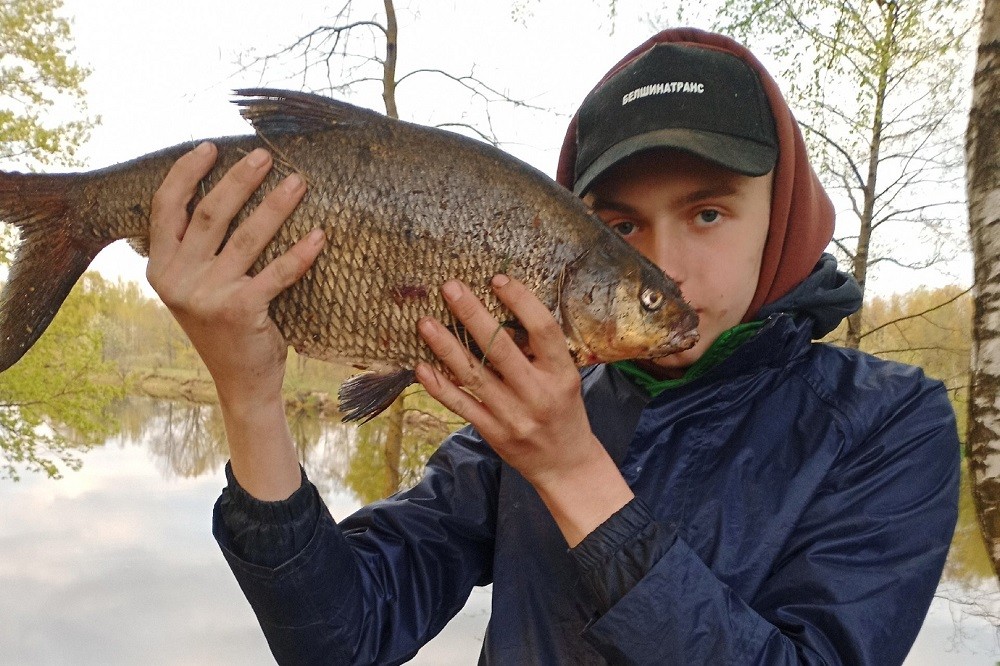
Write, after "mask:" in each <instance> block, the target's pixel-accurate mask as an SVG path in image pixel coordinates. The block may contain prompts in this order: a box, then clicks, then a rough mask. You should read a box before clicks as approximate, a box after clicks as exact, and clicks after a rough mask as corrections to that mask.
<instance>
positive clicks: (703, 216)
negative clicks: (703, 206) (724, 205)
mask: <svg viewBox="0 0 1000 666" xmlns="http://www.w3.org/2000/svg"><path fill="white" fill-rule="evenodd" d="M718 219H719V211H717V210H712V209H709V210H703V211H701V212H700V213H698V221H699V222H701V223H703V224H712V223H713V222H715V221H716V220H718Z"/></svg>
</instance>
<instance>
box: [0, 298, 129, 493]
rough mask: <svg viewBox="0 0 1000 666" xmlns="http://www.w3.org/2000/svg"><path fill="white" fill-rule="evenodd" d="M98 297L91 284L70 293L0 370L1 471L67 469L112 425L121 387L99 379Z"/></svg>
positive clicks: (12, 474)
mask: <svg viewBox="0 0 1000 666" xmlns="http://www.w3.org/2000/svg"><path fill="white" fill-rule="evenodd" d="M100 320H101V317H100V309H99V301H98V299H97V297H96V295H95V294H94V292H93V291H91V290H88V286H87V284H86V283H85V282H84V283H81V284H79V285H77V287H76V288H75V289H74V290H73V292H72V293H70V295H69V297H68V298H67V299H66V301H65V303H64V304H63V307H62V308H61V309H60V311H59V313H58V314H57V315H56V317H55V319H54V320H53V322H52V324H51V325H50V326H49V328H48V330H47V331H46V332H45V335H43V336H42V337H41V339H40V340H39V341H38V342H37V343H36V344H35V346H34V347H32V349H31V351H30V352H29V353H28V354H27V355H26V356H25V358H23V359H21V361H19V362H18V363H16V364H14V365H13V366H12V367H11V368H10V369H8V370H7V371H5V372H4V373H3V374H0V478H5V477H6V478H13V479H17V478H19V477H20V474H21V473H22V472H42V473H45V474H47V475H49V476H51V477H55V478H58V477H60V476H61V475H62V472H61V468H62V467H68V468H70V469H76V468H78V467H79V465H80V458H79V453H80V452H81V451H84V450H86V449H88V448H90V447H91V446H93V445H94V444H95V443H97V442H100V441H102V440H103V439H104V437H105V436H106V435H107V434H109V433H110V432H111V430H110V427H111V426H110V424H109V423H108V422H107V420H106V419H105V411H106V410H107V409H108V408H109V406H110V405H111V403H112V401H113V400H115V399H116V398H118V397H120V396H121V394H122V391H121V389H120V388H118V389H115V388H113V387H112V386H109V385H108V384H105V383H102V382H98V381H95V379H97V378H99V377H100V375H101V374H102V373H106V372H108V371H110V369H111V368H110V365H109V364H108V363H107V362H106V361H104V360H102V358H101V341H102V335H103V332H102V331H101V330H100V327H99V322H100Z"/></svg>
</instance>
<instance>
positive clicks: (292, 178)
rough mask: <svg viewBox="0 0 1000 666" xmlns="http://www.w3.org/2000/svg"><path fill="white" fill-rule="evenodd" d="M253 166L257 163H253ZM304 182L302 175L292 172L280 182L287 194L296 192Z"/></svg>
mask: <svg viewBox="0 0 1000 666" xmlns="http://www.w3.org/2000/svg"><path fill="white" fill-rule="evenodd" d="M254 166H257V165H254ZM304 182H305V181H304V180H302V176H300V175H299V174H297V173H293V174H289V175H288V177H287V178H285V182H283V183H282V184H281V187H282V189H284V190H285V192H287V193H288V194H292V193H293V192H297V191H298V190H299V188H301V187H302V184H303V183H304Z"/></svg>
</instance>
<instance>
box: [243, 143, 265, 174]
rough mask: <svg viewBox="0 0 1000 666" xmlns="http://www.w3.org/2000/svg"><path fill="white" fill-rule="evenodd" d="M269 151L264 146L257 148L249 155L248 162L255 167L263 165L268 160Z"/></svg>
mask: <svg viewBox="0 0 1000 666" xmlns="http://www.w3.org/2000/svg"><path fill="white" fill-rule="evenodd" d="M267 158H268V155H267V151H266V150H264V149H263V148H255V149H254V150H253V151H251V153H250V154H249V155H247V164H249V165H250V166H252V167H253V168H255V169H256V168H257V167H262V166H264V164H265V163H266V162H267Z"/></svg>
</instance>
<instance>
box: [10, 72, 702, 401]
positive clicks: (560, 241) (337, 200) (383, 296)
mask: <svg viewBox="0 0 1000 666" xmlns="http://www.w3.org/2000/svg"><path fill="white" fill-rule="evenodd" d="M235 101H236V104H237V105H239V107H240V112H241V114H242V115H243V116H244V117H245V118H246V119H247V120H248V121H249V122H250V124H251V125H252V127H253V129H254V131H255V134H248V135H246V136H236V137H221V138H215V139H211V141H213V142H214V143H215V144H216V145H217V146H218V151H219V155H218V160H217V163H216V166H215V168H214V169H213V170H212V172H211V173H210V174H209V175H208V176H207V177H206V178H205V180H204V189H203V191H206V192H207V191H208V190H209V189H210V188H211V187H212V186H214V185H215V184H216V183H217V182H218V180H219V178H221V176H222V174H224V173H225V172H226V170H228V169H229V168H230V167H231V166H232V165H233V164H235V163H236V162H237V161H238V160H239V159H240V158H241V157H242V156H243V155H245V154H247V153H248V152H250V151H251V150H253V149H254V148H256V147H259V146H264V147H266V148H267V149H269V150H270V151H271V152H272V154H274V156H275V164H276V168H275V169H273V170H272V173H270V174H269V175H268V177H267V180H265V183H264V186H263V187H262V188H261V191H259V192H257V193H256V194H255V195H254V196H253V197H252V198H251V200H250V201H249V202H248V203H247V205H246V206H245V207H244V208H243V210H241V211H240V213H239V214H238V215H237V216H236V219H235V220H234V221H233V225H232V226H231V228H230V233H231V232H232V231H233V230H234V229H235V228H236V226H237V225H238V224H239V222H240V221H241V220H242V219H244V218H245V217H246V215H247V214H248V213H249V211H251V210H253V208H254V207H256V206H257V205H258V204H259V203H260V201H261V199H262V197H263V194H262V192H263V191H266V190H269V189H271V188H273V187H274V186H275V185H276V184H277V183H278V181H279V180H280V179H281V178H282V177H283V174H287V173H289V172H290V171H292V170H294V171H297V172H299V173H301V174H302V175H303V177H304V178H305V179H306V181H307V183H308V192H307V194H306V197H305V198H304V199H303V201H302V202H301V203H300V205H299V206H298V207H297V208H296V210H295V212H294V213H293V214H292V215H291V216H290V217H289V219H288V220H287V221H286V223H285V224H284V225H283V226H282V227H281V228H280V229H279V230H278V232H277V233H276V234H275V236H274V238H273V239H272V241H271V243H270V244H269V245H268V246H267V248H265V250H264V251H263V252H262V253H261V258H260V259H258V261H257V262H256V263H255V264H254V266H253V267H252V268H251V269H250V271H249V273H250V274H251V275H253V274H256V273H257V272H259V271H260V270H261V269H262V268H263V267H264V266H265V265H266V264H267V263H268V261H270V260H272V259H273V258H275V257H278V256H280V255H281V254H283V253H284V252H285V251H287V250H288V248H290V247H291V246H292V245H293V244H294V243H295V242H296V241H297V240H298V239H299V238H301V237H302V236H304V235H305V234H306V233H308V232H309V230H311V229H313V228H315V227H322V228H323V229H324V231H325V233H326V237H327V243H326V245H325V246H324V249H323V251H322V252H321V253H320V256H319V257H318V258H317V260H316V262H315V263H314V265H313V266H312V268H311V269H310V270H309V271H308V272H307V273H306V275H305V276H304V277H303V278H302V279H301V280H300V281H298V282H297V283H295V284H294V285H292V286H291V287H289V288H288V289H287V290H285V291H284V292H282V293H281V294H279V295H278V296H277V297H276V298H275V299H274V300H273V301H272V302H271V304H270V309H269V312H270V315H271V317H272V318H273V319H274V321H275V323H276V324H277V326H278V329H279V330H280V331H281V333H282V335H284V337H285V339H286V340H287V342H288V344H289V345H291V346H293V347H294V348H295V349H296V350H297V351H298V352H299V353H300V354H303V355H304V356H308V357H312V358H318V359H323V360H326V361H331V362H335V363H341V364H345V365H349V366H353V367H356V368H361V369H365V370H366V371H367V372H365V373H363V374H359V375H356V376H354V377H352V378H350V379H348V380H347V381H346V382H345V383H344V384H343V386H342V387H341V390H340V402H341V409H342V411H343V412H344V414H345V419H346V420H367V419H370V418H372V417H374V416H375V415H377V414H378V413H379V412H381V411H382V410H383V409H385V408H386V407H387V406H388V405H389V404H391V403H392V401H393V400H394V399H395V398H396V397H397V396H398V395H399V394H400V392H402V391H403V389H405V388H406V386H408V385H409V384H411V383H413V381H414V373H413V369H414V368H415V367H416V365H417V363H418V362H420V361H426V362H429V363H433V364H435V365H438V366H439V367H440V365H439V364H438V362H437V361H436V359H435V357H434V356H433V354H432V353H431V352H430V350H429V349H428V348H427V347H426V345H424V343H423V341H422V340H421V339H420V337H419V335H418V334H417V332H416V322H417V321H418V319H419V318H420V317H423V316H427V315H430V316H433V317H436V318H438V319H439V320H441V321H443V322H445V323H446V325H449V326H451V328H452V330H454V331H455V332H456V333H457V334H458V335H459V338H460V339H462V340H467V339H469V336H466V335H464V331H463V330H462V328H461V326H460V325H459V324H458V323H457V322H456V321H455V320H454V318H453V317H452V316H451V314H450V311H449V310H448V308H447V307H446V306H445V303H444V300H443V298H442V296H441V293H440V290H439V285H441V284H442V283H443V282H445V281H446V280H449V279H452V278H454V279H459V280H462V281H464V282H465V283H466V284H469V285H470V286H471V287H472V289H473V290H474V291H475V293H476V294H477V295H479V296H481V297H483V298H484V300H485V302H486V305H487V307H488V308H489V309H490V311H491V313H492V314H493V315H494V316H495V317H496V318H497V319H498V321H500V322H502V324H503V325H504V326H505V327H506V328H508V330H510V331H511V332H513V333H514V334H515V336H514V337H515V339H516V340H521V341H524V339H525V336H524V333H523V329H521V328H520V326H519V324H518V323H517V321H516V320H515V319H514V317H513V316H512V315H511V313H510V312H509V311H508V310H507V309H506V308H504V307H503V305H502V304H501V303H500V302H499V301H498V300H497V298H496V297H495V296H494V295H493V294H492V292H491V291H490V288H489V281H490V279H491V278H492V276H493V275H495V274H497V273H506V274H509V275H511V276H512V277H514V278H517V279H519V280H521V281H522V282H524V283H525V284H526V285H527V286H528V288H530V289H531V290H532V291H533V292H534V293H535V294H536V295H537V296H538V298H539V299H540V300H541V301H542V302H543V303H544V304H545V305H546V307H548V308H549V309H550V311H551V312H552V313H553V315H554V316H555V318H556V320H557V321H558V322H559V324H560V326H561V327H562V330H563V333H564V334H565V336H566V343H567V348H568V349H569V351H570V353H571V354H572V356H573V358H574V360H575V361H576V363H577V364H578V365H580V366H584V365H589V364H594V363H601V362H610V361H617V360H622V359H640V358H656V357H660V356H665V355H667V354H671V353H674V352H677V351H680V350H683V349H687V348H689V347H690V346H692V345H693V344H694V343H695V342H696V341H697V333H696V331H695V329H696V326H697V316H696V315H695V313H694V312H693V311H692V310H691V309H690V308H689V307H688V305H687V304H686V303H685V302H684V300H683V299H682V298H681V294H680V291H679V290H678V288H677V286H676V285H675V284H674V283H673V282H672V281H671V280H670V278H668V277H667V276H666V275H664V274H663V272H662V271H660V270H659V269H658V268H657V267H656V266H655V265H653V264H652V263H650V262H649V261H648V260H646V259H645V258H644V257H642V255H640V254H639V253H638V252H637V251H636V250H634V249H633V248H632V247H630V246H629V245H628V244H627V243H626V242H625V241H624V240H623V239H622V238H621V237H619V236H618V235H617V234H615V233H614V232H613V231H611V230H610V229H608V228H607V227H606V225H604V224H603V223H602V222H601V221H600V220H599V219H598V218H597V217H595V216H594V215H593V214H591V212H590V211H589V210H588V209H587V207H586V206H585V205H584V204H583V203H582V202H581V201H580V200H579V199H578V198H576V197H575V196H573V195H572V194H571V193H570V192H568V191H567V190H565V189H564V188H563V187H561V186H560V185H558V184H557V183H555V182H554V181H553V180H552V179H550V178H549V177H547V176H546V175H544V174H543V173H541V172H540V171H538V170H536V169H534V168H532V167H530V166H528V165H527V164H525V163H523V162H521V161H519V160H517V159H515V158H514V157H512V156H510V155H508V154H506V153H504V152H503V151H501V150H499V149H497V148H495V147H493V146H490V145H488V144H485V143H483V142H480V141H477V140H475V139H470V138H468V137H464V136H461V135H457V134H454V133H451V132H448V131H445V130H441V129H437V128H431V127H424V126H420V125H415V124H411V123H406V122H402V121H399V120H395V119H391V118H388V117H386V116H384V115H382V114H379V113H376V112H374V111H370V110H368V109H362V108H359V107H356V106H352V105H350V104H347V103H344V102H341V101H337V100H334V99H330V98H326V97H321V96H318V95H311V94H308V93H301V92H291V91H283V90H273V89H267V88H255V89H247V90H241V91H237V99H236V100H235ZM190 145H191V144H184V145H178V146H173V147H170V148H165V149H163V150H160V151H157V152H155V153H151V154H148V155H143V156H141V157H137V158H136V159H133V160H130V161H128V162H124V163H122V164H117V165H114V166H110V167H107V168H104V169H98V170H95V171H88V172H81V173H66V174H24V173H13V172H0V220H3V221H4V222H7V223H9V224H13V225H14V226H16V227H17V228H18V229H19V230H20V233H21V242H20V244H19V246H18V248H17V251H16V254H15V256H14V260H13V262H12V264H11V268H10V273H9V278H8V281H7V284H6V285H5V286H4V289H3V292H2V293H0V371H3V370H6V369H7V368H9V367H10V366H11V365H13V364H14V363H16V362H17V361H18V360H19V359H20V358H21V357H22V356H23V355H24V354H25V353H26V352H27V351H28V350H29V349H30V348H31V346H32V345H33V344H34V343H35V341H36V340H37V339H38V338H39V336H41V335H42V333H43V332H44V331H45V328H46V327H47V326H48V324H49V322H50V321H51V320H52V317H53V316H54V315H55V313H56V311H57V310H58V309H59V306H60V305H61V304H62V302H63V300H64V299H65V297H66V295H67V294H68V293H69V291H70V289H72V287H73V285H74V284H75V283H76V281H77V280H78V279H79V277H80V275H82V274H83V272H84V271H85V270H86V268H87V266H88V265H89V264H90V262H91V260H92V259H93V258H94V256H96V255H97V253H98V252H99V251H100V250H101V249H102V248H103V247H105V246H106V245H108V244H110V243H112V242H114V241H115V240H118V239H121V238H125V239H128V240H129V242H130V244H132V246H133V247H134V248H136V249H137V251H139V252H140V253H142V254H146V253H147V252H148V247H149V211H150V201H151V200H152V196H153V193H154V192H155V191H156V189H157V188H158V187H159V185H160V183H161V182H162V180H163V178H164V176H165V175H166V173H167V171H168V170H169V169H170V167H171V166H172V165H173V163H174V161H175V160H177V158H178V157H180V156H181V155H182V154H184V153H185V152H187V151H188V150H189V149H190ZM469 341H470V349H471V350H472V351H473V352H477V351H478V350H477V349H475V345H474V344H472V343H471V339H470V340H469ZM480 353H481V352H480Z"/></svg>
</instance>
